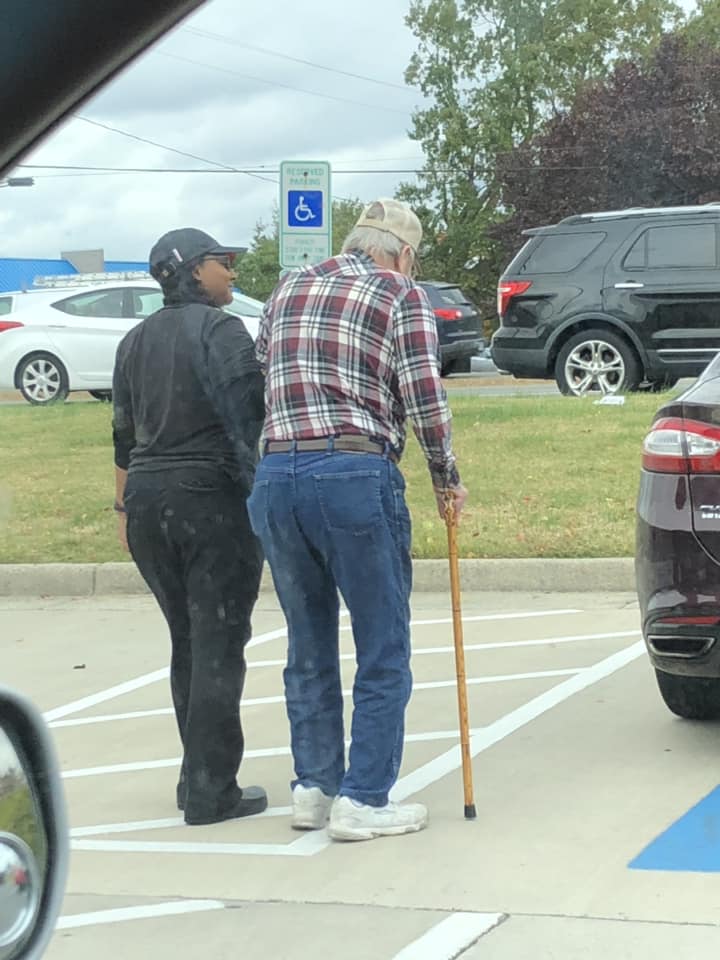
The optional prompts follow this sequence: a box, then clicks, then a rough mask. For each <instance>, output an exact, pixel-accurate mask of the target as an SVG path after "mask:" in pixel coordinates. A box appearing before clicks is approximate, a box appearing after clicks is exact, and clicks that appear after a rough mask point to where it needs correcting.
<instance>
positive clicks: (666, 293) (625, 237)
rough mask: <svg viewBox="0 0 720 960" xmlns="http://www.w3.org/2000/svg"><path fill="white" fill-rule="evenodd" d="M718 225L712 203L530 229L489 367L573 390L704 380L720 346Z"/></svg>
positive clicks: (503, 293)
mask: <svg viewBox="0 0 720 960" xmlns="http://www.w3.org/2000/svg"><path fill="white" fill-rule="evenodd" d="M719 229H720V205H717V204H708V205H707V206H701V207H660V208H654V209H649V208H648V209H646V208H638V209H630V210H616V211H611V212H609V213H590V214H582V215H580V216H573V217H567V218H566V219H564V220H561V221H560V223H558V224H555V225H554V226H549V227H539V228H537V229H534V230H527V231H526V236H529V238H530V239H529V240H528V241H527V243H526V244H525V246H524V247H523V248H522V250H520V252H519V253H518V254H517V256H516V257H515V259H514V260H513V261H512V263H511V264H510V266H509V267H508V268H507V270H506V271H505V273H504V274H503V276H502V278H501V279H500V283H499V284H498V313H499V315H500V324H501V326H500V328H499V329H498V330H497V331H496V332H495V334H494V335H493V338H492V358H493V361H494V363H495V364H496V366H498V367H499V368H500V369H501V370H503V371H506V372H508V373H512V374H514V375H515V376H516V377H521V378H522V377H537V378H546V379H550V378H552V377H555V379H556V380H557V384H558V387H559V388H560V390H561V391H562V392H563V393H565V394H575V395H577V396H582V395H583V394H585V393H587V392H588V391H589V390H595V391H602V392H603V393H616V392H618V391H626V390H634V389H637V388H638V387H639V386H640V385H646V386H647V387H649V388H650V389H663V388H665V387H669V386H673V385H674V384H675V383H676V382H677V381H678V379H679V378H680V377H694V376H697V375H698V374H699V373H701V372H702V370H703V369H704V368H705V367H706V366H707V364H708V363H709V362H710V360H711V359H712V358H713V356H714V355H715V354H716V353H717V352H718V350H720V262H719V260H718V230H719Z"/></svg>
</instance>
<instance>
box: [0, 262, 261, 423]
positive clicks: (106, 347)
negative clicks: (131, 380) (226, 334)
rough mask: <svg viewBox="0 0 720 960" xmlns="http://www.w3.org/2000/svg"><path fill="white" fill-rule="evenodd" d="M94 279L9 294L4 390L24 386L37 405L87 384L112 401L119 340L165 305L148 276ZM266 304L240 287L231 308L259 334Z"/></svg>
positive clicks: (2, 325)
mask: <svg viewBox="0 0 720 960" xmlns="http://www.w3.org/2000/svg"><path fill="white" fill-rule="evenodd" d="M93 276H94V277H96V279H95V280H94V282H89V280H88V278H87V277H83V276H82V275H78V276H77V277H73V278H71V279H68V278H58V280H57V282H56V283H54V284H53V285H51V287H50V288H49V289H39V290H31V291H29V292H27V293H13V294H8V295H7V299H8V300H11V303H10V311H9V312H8V313H6V314H4V315H2V316H0V390H13V389H17V390H20V392H21V393H22V395H23V396H24V397H25V399H26V400H27V401H28V402H29V403H32V404H39V405H42V404H47V403H53V402H57V401H60V400H64V399H65V397H66V396H67V395H68V393H70V392H72V391H76V390H87V391H88V392H89V393H90V394H91V395H92V396H94V397H96V398H97V399H99V400H108V399H110V396H111V395H110V389H111V387H112V372H113V366H114V363H115V352H116V350H117V345H118V343H119V342H120V340H121V339H122V338H123V337H124V336H125V334H126V333H127V332H128V330H130V329H132V327H134V326H135V325H136V324H137V323H139V322H140V321H141V320H143V319H144V318H145V317H147V316H149V315H150V314H151V313H154V312H155V311H156V310H158V309H160V307H161V306H162V303H163V298H162V292H161V290H160V287H159V285H158V284H157V283H156V281H155V280H153V279H152V278H151V277H150V276H149V275H143V274H141V273H138V274H136V275H135V276H133V277H132V278H131V279H126V278H127V277H128V276H129V274H105V275H104V279H102V280H100V279H97V275H93ZM262 307H263V305H262V303H261V302H260V301H259V300H253V299H252V298H251V297H247V296H245V295H244V294H240V293H234V294H233V303H232V304H230V305H229V306H228V307H227V309H228V310H230V311H231V312H232V313H236V314H237V315H238V316H240V317H241V318H242V319H243V321H244V322H245V326H246V327H247V329H248V332H249V333H250V334H251V335H252V336H253V337H256V336H257V331H258V324H259V319H258V318H259V316H260V313H261V312H262Z"/></svg>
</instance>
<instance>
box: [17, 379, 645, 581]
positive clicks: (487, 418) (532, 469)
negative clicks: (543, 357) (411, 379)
mask: <svg viewBox="0 0 720 960" xmlns="http://www.w3.org/2000/svg"><path fill="white" fill-rule="evenodd" d="M451 403H452V408H453V414H454V446H455V450H456V453H457V456H458V460H459V466H460V470H461V474H462V478H463V481H464V483H465V485H466V486H467V487H468V489H469V490H470V500H469V503H468V507H467V508H466V512H465V513H464V515H463V518H462V523H461V526H460V532H459V547H460V555H461V556H463V557H618V556H629V555H631V554H632V552H633V536H634V506H635V497H636V493H637V486H638V476H639V464H640V447H641V443H642V438H643V437H644V435H645V433H646V432H647V428H648V425H649V423H650V421H651V420H652V416H653V414H654V412H655V410H656V409H657V408H658V407H659V406H660V405H661V403H662V397H658V395H642V394H637V395H634V396H630V397H628V398H626V403H625V405H624V406H595V405H594V404H593V402H592V400H589V399H585V400H577V399H569V398H563V397H555V396H549V397H483V396H473V397H467V396H462V397H452V396H451ZM111 416H112V410H111V407H110V406H109V405H107V404H100V403H67V404H64V405H61V406H57V407H49V408H39V407H30V406H27V407H11V406H7V407H0V562H2V563H47V562H102V561H107V560H125V559H127V554H125V553H123V552H122V551H121V550H120V548H119V546H117V544H116V541H115V527H116V524H115V514H114V512H113V510H112V501H113V494H114V485H113V460H112V445H111V441H110V420H111ZM403 471H404V473H405V476H406V478H407V484H408V501H409V504H410V510H411V513H412V516H413V522H414V553H415V556H416V557H420V558H429V557H443V556H445V555H446V551H447V540H446V535H445V527H444V524H443V523H442V521H441V520H440V519H439V517H438V516H437V514H436V512H435V502H434V498H433V497H432V494H431V490H430V481H429V475H428V472H427V468H426V466H425V463H424V460H423V458H422V456H421V454H420V450H419V447H418V446H417V444H416V443H415V441H414V439H411V441H410V442H409V443H408V451H407V454H406V456H405V457H404V459H403Z"/></svg>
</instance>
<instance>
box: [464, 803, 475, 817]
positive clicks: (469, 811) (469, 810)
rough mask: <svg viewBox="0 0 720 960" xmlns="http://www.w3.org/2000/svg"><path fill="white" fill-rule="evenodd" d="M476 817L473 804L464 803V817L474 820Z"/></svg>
mask: <svg viewBox="0 0 720 960" xmlns="http://www.w3.org/2000/svg"><path fill="white" fill-rule="evenodd" d="M476 818H477V811H476V810H475V804H474V803H469V804H465V819H466V820H475V819H476Z"/></svg>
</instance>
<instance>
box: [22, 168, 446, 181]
mask: <svg viewBox="0 0 720 960" xmlns="http://www.w3.org/2000/svg"><path fill="white" fill-rule="evenodd" d="M18 166H20V167H23V168H25V169H27V170H75V171H82V172H84V173H108V174H111V173H113V174H114V173H134V174H137V173H193V174H194V173H210V174H215V175H216V176H217V175H218V174H229V173H235V174H238V173H240V174H245V175H246V176H257V175H258V174H259V173H260V172H263V173H270V174H273V173H276V174H279V172H280V171H279V170H269V169H268V168H266V167H260V168H259V170H258V169H257V168H250V169H246V168H242V167H227V168H225V169H222V170H208V169H207V168H205V167H103V166H79V165H73V164H53V163H44V164H39V163H21V164H19V165H18ZM423 172H425V168H422V169H421V168H415V167H412V168H410V167H408V168H389V167H382V168H380V167H378V168H372V169H367V168H366V169H359V168H358V169H356V170H336V169H335V168H333V176H360V175H365V174H369V175H372V174H405V173H423ZM434 172H435V173H447V172H450V171H446V170H435V171H434ZM82 175H83V173H79V174H77V176H82ZM40 176H42V174H41V175H40ZM48 176H49V174H48ZM270 182H272V183H277V182H278V181H277V180H272V181H270Z"/></svg>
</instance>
